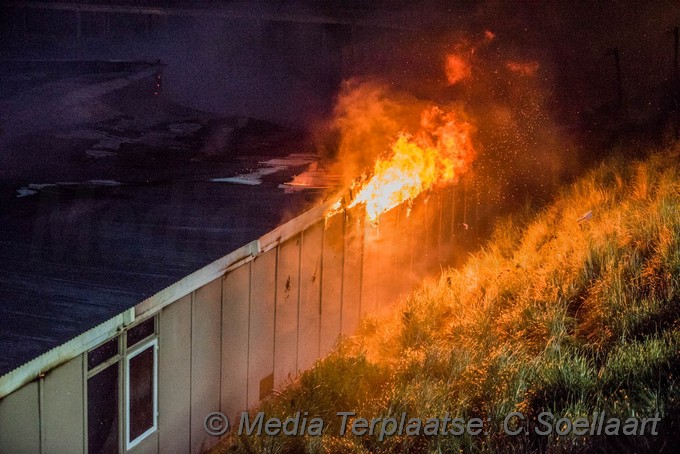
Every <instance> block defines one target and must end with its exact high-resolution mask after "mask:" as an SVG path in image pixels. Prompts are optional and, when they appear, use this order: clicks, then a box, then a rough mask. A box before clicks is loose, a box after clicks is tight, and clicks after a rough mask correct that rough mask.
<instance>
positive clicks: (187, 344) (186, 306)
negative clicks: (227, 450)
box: [0, 191, 460, 453]
mask: <svg viewBox="0 0 680 454" xmlns="http://www.w3.org/2000/svg"><path fill="white" fill-rule="evenodd" d="M444 201H451V202H450V203H448V202H447V203H448V204H447V203H444ZM453 202H455V199H454V198H453V197H452V195H451V193H450V192H446V191H445V192H443V193H441V194H434V195H431V196H430V197H429V198H428V199H427V200H424V199H423V200H419V201H417V202H416V204H415V205H414V206H413V207H412V208H407V207H400V208H398V209H396V210H393V211H392V212H390V213H388V214H387V215H385V216H383V218H381V219H380V220H379V222H378V224H377V225H372V224H370V223H369V222H367V221H366V219H365V218H364V216H363V212H362V211H359V210H352V211H350V212H346V213H341V214H337V215H335V216H333V217H331V218H329V219H325V218H324V217H323V215H321V216H319V217H317V218H312V219H308V218H305V217H304V216H305V215H303V216H301V217H300V218H297V219H294V220H293V221H291V222H290V223H288V224H285V225H284V226H282V227H280V228H279V229H277V230H275V231H273V232H271V233H270V234H267V235H265V237H263V238H262V239H261V240H260V241H261V243H260V246H261V249H260V250H259V251H256V252H254V253H251V255H249V256H246V257H245V258H239V259H238V260H240V261H236V262H235V263H233V264H232V265H231V266H228V267H227V271H226V272H225V273H223V274H222V275H221V276H219V277H217V278H214V279H213V280H211V281H209V282H207V283H204V284H203V285H200V286H198V287H197V288H195V289H194V290H190V291H189V293H188V294H185V295H184V296H182V297H180V298H179V299H176V298H170V300H169V301H168V303H167V304H164V305H163V306H162V307H160V308H158V307H154V306H153V305H149V304H146V303H145V304H140V305H139V306H138V308H137V321H142V320H143V319H145V318H148V317H151V316H157V317H158V324H157V327H158V328H157V332H158V345H159V350H158V351H159V353H158V354H159V356H158V430H157V431H156V432H155V433H154V434H152V435H151V436H149V437H148V438H147V439H145V440H144V441H143V442H142V443H140V444H139V445H137V446H136V447H135V448H134V449H133V450H132V451H130V452H134V453H141V452H144V453H157V452H162V453H172V452H177V453H180V452H181V453H184V452H194V453H199V452H204V451H206V450H207V449H210V448H211V447H212V446H214V444H215V443H216V442H217V441H218V439H219V438H218V437H216V436H211V435H209V434H208V433H207V432H206V430H205V428H204V422H205V418H206V416H207V415H208V414H210V413H213V412H222V413H224V414H225V415H227V416H228V417H229V418H230V421H231V423H232V424H235V423H236V421H237V416H238V415H239V414H240V412H241V411H243V410H246V409H252V408H254V407H256V406H257V405H258V403H259V402H260V400H261V399H262V398H263V397H265V396H267V395H268V394H270V393H271V392H272V391H274V390H278V389H281V388H283V387H285V386H287V385H288V384H289V383H290V382H291V381H292V380H294V379H295V378H297V377H298V376H299V374H300V373H301V372H302V371H304V370H306V369H308V368H310V367H311V366H313V364H314V362H315V361H316V360H317V359H318V358H320V357H322V356H324V355H325V354H327V353H328V352H329V351H330V350H331V349H332V347H333V345H335V343H336V342H337V340H338V339H339V337H340V336H341V335H351V334H352V333H353V332H354V330H355V329H356V328H357V326H358V324H359V322H360V319H361V318H362V317H365V316H367V315H371V314H376V313H379V312H382V311H384V310H386V309H389V308H390V307H391V303H392V302H394V301H395V300H396V299H397V298H398V297H399V295H400V294H401V293H403V292H406V291H408V290H409V289H410V288H411V286H412V284H413V283H415V282H418V281H419V280H420V278H419V276H421V274H419V273H421V272H422V270H425V269H428V268H429V269H433V265H436V266H435V267H434V268H436V269H437V270H438V269H439V263H441V262H440V260H446V258H447V257H446V254H445V253H440V252H439V251H440V250H444V251H447V250H450V249H451V248H450V247H445V246H446V245H448V244H450V243H451V238H452V237H453V236H454V235H455V234H456V226H455V215H456V214H458V215H460V214H459V213H454V209H453V208H455V207H456V204H455V203H453ZM409 213H410V214H409ZM239 257H240V256H239ZM235 260H236V259H235ZM181 284H182V281H180V282H178V284H176V285H177V286H178V289H181V288H182V287H181ZM177 293H181V292H180V290H177ZM86 355H87V353H83V354H81V355H79V356H77V357H75V358H73V359H71V360H70V361H68V362H66V363H64V364H62V365H60V366H58V367H56V368H54V369H52V370H50V371H48V372H47V373H46V374H44V375H43V376H41V377H40V378H38V379H37V380H35V381H33V382H31V383H29V384H27V385H25V386H23V387H21V388H20V389H18V390H17V391H15V392H14V393H12V394H10V395H8V396H7V397H5V398H3V399H2V400H0V452H3V453H4V452H12V453H22V452H32V453H39V452H40V453H79V452H86V451H87V435H86V427H87V409H86V402H87V398H86V386H85V385H86V377H87V356H86Z"/></svg>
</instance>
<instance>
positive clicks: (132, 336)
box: [127, 317, 155, 347]
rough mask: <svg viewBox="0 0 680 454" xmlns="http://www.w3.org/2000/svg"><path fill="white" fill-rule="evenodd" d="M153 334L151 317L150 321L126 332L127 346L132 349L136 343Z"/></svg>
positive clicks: (152, 319)
mask: <svg viewBox="0 0 680 454" xmlns="http://www.w3.org/2000/svg"><path fill="white" fill-rule="evenodd" d="M154 332H155V328H154V318H153V317H151V318H150V319H148V320H146V321H144V322H142V323H140V324H139V325H137V326H135V327H134V328H131V329H130V331H128V333H127V346H128V347H132V346H133V345H135V344H136V343H137V342H139V341H141V340H144V339H146V338H147V337H149V336H151V335H152V334H153V333H154Z"/></svg>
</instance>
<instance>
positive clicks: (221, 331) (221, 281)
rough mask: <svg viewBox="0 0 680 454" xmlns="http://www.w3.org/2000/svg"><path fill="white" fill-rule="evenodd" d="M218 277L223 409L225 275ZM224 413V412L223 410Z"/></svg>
mask: <svg viewBox="0 0 680 454" xmlns="http://www.w3.org/2000/svg"><path fill="white" fill-rule="evenodd" d="M218 279H219V281H218V282H219V283H220V369H219V370H220V383H219V387H218V388H217V394H218V396H217V399H218V400H217V409H218V410H219V411H222V380H223V377H222V371H223V369H224V368H223V367H222V364H223V363H224V356H223V353H224V275H223V276H222V277H220V278H218ZM222 413H224V412H223V411H222Z"/></svg>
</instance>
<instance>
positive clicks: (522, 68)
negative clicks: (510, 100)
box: [505, 61, 540, 77]
mask: <svg viewBox="0 0 680 454" xmlns="http://www.w3.org/2000/svg"><path fill="white" fill-rule="evenodd" d="M505 66H506V67H507V68H508V69H509V70H510V71H512V72H514V73H517V74H519V75H521V76H527V77H531V76H534V75H535V74H536V71H538V68H539V67H540V65H539V64H538V62H536V61H528V62H518V61H509V62H507V63H506V64H505Z"/></svg>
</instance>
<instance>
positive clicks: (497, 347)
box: [223, 146, 680, 453]
mask: <svg viewBox="0 0 680 454" xmlns="http://www.w3.org/2000/svg"><path fill="white" fill-rule="evenodd" d="M679 152H680V146H675V147H673V148H671V149H668V150H665V151H663V152H659V153H656V154H653V155H651V156H650V157H649V158H647V159H646V160H643V161H636V162H632V163H631V162H624V161H623V159H621V158H620V159H618V160H617V159H610V160H609V161H608V162H606V163H603V164H601V165H599V166H598V167H597V168H595V169H593V170H592V171H590V172H589V173H588V174H587V175H586V176H585V177H583V178H581V179H580V180H579V181H577V182H576V183H574V184H572V185H570V186H569V187H567V188H565V189H564V190H563V191H562V192H561V193H559V194H558V196H557V197H556V199H555V201H554V203H553V204H551V205H550V206H549V207H547V208H545V209H543V210H542V211H541V212H540V213H537V214H536V215H535V216H529V215H527V214H522V215H519V216H516V217H515V218H514V219H510V218H509V219H505V220H503V221H502V222H499V223H498V226H497V229H496V231H495V233H494V235H493V238H492V239H491V241H490V242H489V243H488V244H487V245H486V246H485V247H484V249H483V250H481V251H480V252H479V253H477V254H476V255H475V256H474V257H472V258H471V259H470V260H469V262H468V263H467V264H466V265H465V266H464V267H462V268H460V269H449V270H447V271H444V272H443V273H442V274H441V276H440V277H439V278H438V279H437V280H433V281H429V282H426V283H424V284H423V285H422V287H421V288H419V289H418V290H416V291H414V292H413V293H412V294H411V295H409V296H408V297H407V298H406V299H405V301H403V303H402V305H401V306H400V307H399V309H398V310H397V311H396V313H395V315H394V316H393V317H392V318H391V319H389V320H375V319H369V320H366V321H364V323H363V325H362V327H361V328H360V330H359V333H358V334H357V335H356V336H354V337H352V338H348V339H345V340H343V342H342V343H341V344H340V345H339V346H338V347H337V349H336V350H335V351H334V352H333V353H332V354H330V355H329V356H328V357H326V358H324V359H323V360H321V361H319V362H318V363H317V364H316V365H315V367H314V368H313V369H311V370H310V371H307V372H305V373H304V374H303V375H302V376H301V377H300V379H299V380H298V381H297V382H296V383H294V384H293V385H292V386H290V387H289V388H288V389H286V390H284V391H283V392H282V393H281V394H279V395H278V396H276V397H273V398H271V399H269V400H267V401H265V402H264V403H263V404H262V410H264V411H265V412H266V414H267V415H268V416H278V417H281V418H285V417H286V416H289V415H293V414H294V413H295V412H296V411H307V412H309V415H310V417H311V416H320V417H322V418H323V419H324V420H325V421H326V422H327V426H326V429H325V431H324V435H323V436H321V437H310V436H297V437H283V436H280V437H267V436H259V437H258V436H251V437H245V436H244V437H234V438H232V440H231V441H232V442H233V443H235V445H234V446H232V447H231V448H223V449H224V450H234V451H239V452H242V451H245V452H276V453H294V452H310V453H317V452H318V453H369V452H371V453H391V452H411V453H425V452H459V451H464V452H544V451H549V452H592V451H600V452H609V451H615V450H616V451H621V450H623V451H629V450H634V451H637V452H641V451H655V452H656V451H659V450H662V451H663V450H665V451H667V452H673V451H675V450H677V449H678V448H679V447H680V381H679V377H680V153H679ZM591 210H592V212H593V215H592V218H591V219H590V220H588V221H585V222H581V223H578V222H577V219H578V218H579V217H580V216H581V215H582V214H583V213H585V212H587V211H591ZM350 410H351V411H356V412H357V414H358V415H359V416H362V417H365V418H374V417H387V416H390V415H400V414H401V412H403V411H406V412H407V413H408V416H409V417H420V418H430V417H442V416H444V415H445V414H449V415H453V416H461V417H465V418H471V417H481V418H483V419H485V420H487V419H488V420H490V421H492V423H491V424H489V426H488V427H489V430H488V433H487V434H480V435H478V436H457V437H454V436H420V437H408V436H396V435H395V436H392V437H388V438H386V439H385V440H383V441H379V440H378V436H377V434H376V435H374V436H368V435H366V436H362V437H355V436H353V435H349V434H345V435H344V436H339V435H338V430H339V419H338V418H337V416H336V415H335V413H336V412H337V411H350ZM511 411H520V412H522V413H524V414H526V415H529V416H532V415H533V416H535V415H537V414H538V413H540V412H541V411H552V412H553V413H554V414H555V415H556V416H557V417H561V416H566V417H569V418H572V419H574V418H576V417H579V416H591V415H592V414H593V412H594V411H598V412H603V411H604V412H606V413H607V414H608V415H611V416H620V417H629V416H653V415H654V414H655V413H656V412H659V413H660V416H661V418H662V420H661V423H660V424H659V426H658V429H659V432H660V435H658V436H653V435H649V434H648V435H644V436H625V437H624V436H619V437H615V436H609V437H604V436H600V437H598V436H585V437H584V436H581V437H578V436H573V435H567V436H557V435H551V436H538V435H536V434H535V433H529V434H525V433H522V434H520V435H517V436H510V435H506V434H504V433H503V431H502V421H503V418H504V417H505V415H506V414H507V413H509V412H511Z"/></svg>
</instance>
